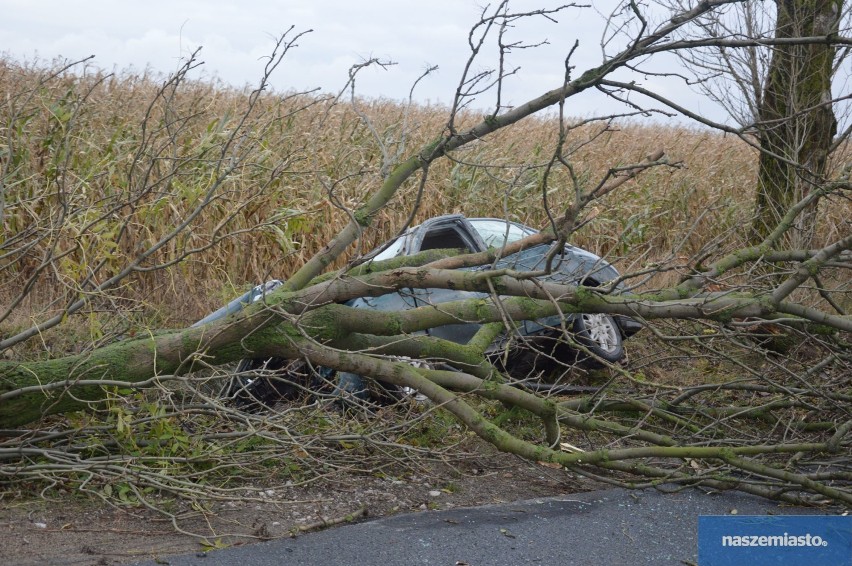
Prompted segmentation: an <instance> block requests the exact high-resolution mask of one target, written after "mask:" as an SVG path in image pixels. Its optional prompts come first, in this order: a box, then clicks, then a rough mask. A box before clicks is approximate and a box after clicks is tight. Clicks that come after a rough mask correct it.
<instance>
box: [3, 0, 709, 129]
mask: <svg viewBox="0 0 852 566" xmlns="http://www.w3.org/2000/svg"><path fill="white" fill-rule="evenodd" d="M586 3H588V2H586ZM591 3H592V4H594V8H592V9H589V8H586V9H582V10H581V9H569V10H566V11H565V12H563V13H561V14H560V15H558V16H555V17H556V19H558V23H554V22H551V21H548V20H546V19H544V18H538V19H531V20H528V21H524V22H523V23H522V24H521V25H520V26H519V27H518V28H517V29H514V30H512V32H511V35H510V36H509V40H512V41H517V40H521V39H523V40H524V41H526V42H529V43H536V42H541V41H545V40H546V41H548V42H549V43H550V45H548V46H546V47H544V48H541V49H536V50H524V51H520V52H518V53H516V54H514V55H513V56H512V59H511V60H510V65H511V66H518V65H519V66H521V70H520V71H519V73H518V75H517V77H516V78H513V79H511V80H510V81H509V82H508V84H507V93H506V96H507V98H508V101H509V102H510V103H513V104H518V103H522V102H524V101H526V100H528V99H530V98H533V97H535V96H537V95H539V94H542V93H543V92H545V91H547V90H550V89H552V88H555V87H556V86H558V85H559V84H560V83H561V80H562V73H563V60H564V57H565V55H566V54H567V53H568V50H569V49H570V46H571V45H572V44H573V43H574V41H575V40H579V42H580V49H579V50H578V52H577V54H576V56H575V58H574V63H575V65H576V66H577V67H578V70H582V69H585V68H588V67H589V66H591V65H595V64H597V63H599V62H600V61H601V47H600V36H601V31H602V29H603V22H604V20H603V18H602V17H600V15H599V13H609V10H610V9H611V6H612V5H613V4H614V2H613V1H612V0H595V1H593V2H591ZM484 4H485V0H370V1H369V2H367V1H362V2H357V1H353V0H265V1H264V2H251V1H249V0H242V1H238V0H168V1H165V0H147V1H145V2H139V1H131V0H87V1H81V0H0V13H2V18H0V50H3V51H5V52H6V53H7V54H8V55H10V56H11V57H13V58H14V59H17V60H33V59H34V58H36V57H37V58H39V59H41V60H47V61H49V60H53V59H54V58H57V57H59V58H65V59H80V58H83V57H87V56H89V55H94V56H95V59H94V64H96V65H97V66H99V67H101V68H103V69H107V70H121V69H126V68H128V67H131V66H132V67H134V68H136V69H139V70H141V69H143V68H146V67H149V68H151V69H153V70H155V71H158V72H163V73H168V72H170V71H173V70H174V69H176V68H177V67H178V66H179V65H180V62H181V60H182V59H184V58H186V57H187V56H188V54H189V53H191V52H192V51H193V50H194V49H195V48H197V47H202V51H201V55H200V58H201V60H203V61H204V63H205V64H204V66H203V67H202V68H201V69H200V70H199V71H197V72H196V74H195V75H194V76H195V77H203V76H207V77H212V76H215V77H218V78H219V79H221V80H223V81H226V82H228V83H230V84H233V85H236V86H243V85H246V84H254V83H256V81H257V79H258V77H259V76H260V73H261V70H262V68H263V64H264V56H265V55H268V54H269V52H270V50H271V48H272V46H273V43H274V38H275V37H276V36H280V35H281V34H282V33H283V32H285V31H286V30H287V29H288V28H290V26H295V31H306V30H313V31H312V32H311V33H309V34H307V35H305V36H304V37H303V38H302V39H300V41H299V47H298V48H297V49H296V50H294V51H293V52H292V53H291V54H289V55H288V56H287V58H286V59H285V62H284V64H283V65H282V66H281V68H280V69H279V70H278V71H277V72H276V73H275V75H274V76H273V78H272V86H273V87H274V88H275V89H277V90H280V91H285V90H290V89H298V90H305V89H311V88H316V87H319V88H321V89H322V90H324V91H327V92H336V91H337V89H339V88H340V86H341V85H343V84H344V83H345V81H346V77H347V71H348V69H349V67H350V66H352V65H353V64H356V63H359V62H361V61H363V60H365V59H367V58H370V57H379V58H382V59H388V60H392V61H394V62H396V63H397V65H395V66H394V67H392V68H390V69H389V70H387V71H383V70H381V69H370V70H369V71H368V72H365V73H363V75H359V77H360V78H359V81H358V85H357V86H358V91H359V92H360V93H361V94H362V95H365V96H370V97H379V96H382V97H387V98H393V99H403V98H405V97H407V95H408V90H409V88H410V85H411V83H412V81H413V80H414V79H415V78H416V77H417V76H419V75H420V74H421V73H422V71H423V70H424V69H425V68H426V66H427V65H438V66H439V71H438V72H437V73H435V74H434V75H432V76H430V77H429V78H428V79H426V80H425V81H424V82H423V83H422V84H421V85H420V86H419V87H418V90H417V91H416V98H417V99H418V100H419V101H421V102H435V103H448V102H450V101H451V98H452V94H453V92H454V90H455V85H456V83H457V81H458V77H459V76H460V73H461V70H462V65H463V64H464V62H465V61H466V59H467V56H468V53H469V50H468V46H467V36H468V31H469V29H470V27H471V25H472V24H473V23H474V22H476V21H477V20H478V19H479V13H480V10H481V8H480V6H482V5H484ZM557 4H559V3H558V2H550V1H547V0H544V1H541V0H522V1H516V2H514V3H513V4H512V6H513V8H514V9H515V10H518V11H521V10H527V9H533V8H534V7H548V6H550V7H553V6H556V5H557ZM486 49H487V50H488V53H489V54H490V53H493V52H494V43H493V42H491V43H489V44H488V45H487V47H486ZM492 61H493V59H492ZM487 62H488V60H487V59H485V60H483V64H482V67H484V66H485V64H486V63H487ZM477 68H481V67H477ZM653 81H654V79H648V82H647V83H646V84H648V85H649V86H652V87H656V88H657V90H659V91H662V92H663V93H665V94H668V95H671V96H674V97H677V98H679V99H680V100H682V101H683V100H687V99H689V97H688V94H687V91H686V89H684V88H678V87H675V86H674V85H672V84H668V85H663V84H656V85H655V84H654V83H653ZM488 100H489V101H493V98H491V99H488ZM692 102H696V99H695V97H692ZM611 104H612V103H611V102H607V101H604V100H603V99H602V98H600V97H597V96H594V95H593V94H592V93H589V94H588V95H585V94H584V95H583V96H581V97H579V98H578V99H576V100H575V101H573V105H572V107H571V114H572V115H575V116H587V115H590V114H593V113H596V112H599V113H606V112H604V110H607V109H608V108H609V107H610V106H611ZM480 106H481V107H483V108H484V107H486V101H484V100H483V101H482V103H481V105H480ZM693 108H696V109H697V110H699V111H701V110H705V111H709V109H710V106H709V104H708V103H704V108H703V109H702V108H701V106H700V105H698V104H693Z"/></svg>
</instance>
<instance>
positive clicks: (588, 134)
mask: <svg viewBox="0 0 852 566" xmlns="http://www.w3.org/2000/svg"><path fill="white" fill-rule="evenodd" d="M0 91H2V94H3V97H2V100H0V159H2V183H3V190H4V212H3V217H2V234H0V273H2V275H0V304H2V303H8V302H9V301H11V300H13V298H14V297H17V296H19V295H20V291H21V286H22V285H24V284H25V283H26V282H31V284H32V288H31V290H29V292H28V293H26V296H25V297H24V299H23V301H22V302H21V304H20V305H18V306H17V307H16V308H15V309H14V314H13V315H10V316H9V317H8V318H7V319H6V320H5V321H2V322H0V331H2V332H0V333H5V332H8V331H10V329H13V328H16V327H19V326H23V325H27V324H30V323H31V322H32V320H33V319H34V318H35V319H38V318H39V317H43V316H46V315H47V314H49V313H51V312H57V311H59V310H60V309H61V308H63V306H64V305H66V304H67V303H68V302H69V301H71V300H72V299H73V298H74V297H77V296H79V295H80V294H82V293H87V292H89V290H90V289H91V288H93V287H94V286H95V285H96V284H98V283H99V282H101V281H104V280H105V279H107V278H108V277H110V276H111V275H113V274H115V273H117V272H119V271H120V270H121V269H122V267H123V266H126V265H127V264H128V262H130V261H132V259H133V258H134V257H136V256H137V255H138V254H139V252H140V251H141V250H145V249H148V248H149V247H151V246H152V245H153V244H154V243H155V242H158V241H159V240H160V239H161V238H163V236H164V235H165V234H168V233H169V232H170V231H171V230H173V229H175V227H176V226H178V225H179V223H180V222H181V221H182V220H183V219H184V218H186V217H187V215H188V214H190V212H191V211H192V210H194V209H195V208H196V207H197V206H198V205H199V203H201V202H203V201H204V199H205V196H206V195H208V194H209V193H210V191H211V188H215V191H214V196H213V198H212V201H211V202H210V203H209V205H207V206H206V208H204V210H203V211H202V212H201V213H200V214H199V215H198V217H197V218H195V220H194V221H193V222H192V223H191V225H190V226H189V227H188V228H187V229H186V230H185V231H183V232H181V234H179V235H178V236H176V237H175V238H173V239H171V240H170V241H168V242H167V244H166V245H165V246H163V247H162V248H160V249H158V250H157V251H156V252H154V253H152V254H151V255H150V257H149V258H148V259H146V261H145V262H143V263H142V264H141V265H140V266H139V267H140V269H139V270H137V271H136V272H135V273H134V275H133V276H132V277H131V278H129V279H128V280H126V282H125V283H124V284H122V285H121V286H119V287H118V288H115V289H112V290H110V291H109V292H108V293H104V294H102V295H100V296H99V297H98V299H97V300H96V301H93V302H92V307H91V309H90V310H89V311H87V313H88V315H89V317H90V320H92V321H100V320H101V318H100V317H99V315H98V313H99V311H110V312H121V313H123V314H122V317H119V318H120V320H121V322H120V323H116V324H118V326H119V327H121V328H124V329H125V330H126V329H128V328H129V329H130V330H131V331H132V329H133V328H134V325H136V324H138V323H140V321H142V320H145V321H147V322H148V323H153V324H156V325H161V326H179V325H184V324H187V323H189V322H191V321H193V320H195V319H197V318H199V317H200V316H202V315H203V314H204V313H206V312H208V311H209V310H210V309H212V308H215V307H216V306H218V305H219V304H220V303H221V302H222V301H224V300H225V299H227V298H230V297H231V296H233V295H234V294H235V293H236V292H237V291H238V290H239V289H241V288H243V287H245V286H246V285H248V284H251V283H255V282H258V281H262V280H265V279H268V278H271V277H276V278H286V277H287V276H288V274H290V273H291V272H292V271H293V270H295V269H296V268H297V267H298V266H299V265H301V263H302V262H303V261H304V260H305V259H307V258H308V257H310V256H311V255H312V254H314V253H315V252H317V251H318V250H319V249H320V248H321V246H322V245H323V244H324V243H325V242H326V241H327V240H328V239H329V238H331V237H332V236H333V235H335V234H336V233H337V232H338V231H339V230H340V229H341V228H342V227H343V226H344V225H345V224H346V223H347V222H348V220H349V215H348V213H347V210H351V209H353V208H354V207H356V206H357V205H358V203H359V202H360V201H361V199H362V198H363V197H364V196H365V195H366V194H368V193H369V192H370V191H371V190H373V189H375V188H376V187H377V186H378V185H379V183H381V180H382V170H383V168H384V169H385V170H386V169H387V167H388V166H390V165H392V164H393V161H394V160H395V159H398V158H399V157H400V156H405V155H407V154H410V153H411V152H413V151H415V150H416V149H417V148H418V147H420V146H422V145H424V144H425V143H427V142H428V141H429V140H432V139H434V138H435V137H436V136H437V135H439V134H440V133H441V132H442V131H443V130H444V127H445V125H446V122H447V118H448V116H447V109H446V108H443V107H432V106H414V107H411V108H406V107H404V106H401V105H399V104H397V103H395V102H391V101H387V100H369V101H363V100H362V101H359V104H358V110H359V112H363V114H364V115H365V116H366V117H367V118H368V120H369V125H368V123H367V122H365V120H364V119H363V118H362V117H361V116H359V115H358V112H356V111H355V109H353V107H352V106H351V105H350V104H347V103H345V102H342V101H340V100H335V99H333V98H330V97H320V96H312V95H282V94H280V93H278V94H276V93H266V94H264V95H262V96H261V97H260V98H259V100H258V102H257V106H256V107H255V108H254V110H253V111H252V112H251V113H250V114H246V108H248V106H249V103H250V101H251V93H250V92H249V91H247V90H237V89H233V88H229V87H226V86H223V85H221V84H214V83H205V82H193V81H189V80H186V79H183V80H181V81H180V82H179V83H178V84H177V85H176V86H174V85H173V86H171V87H167V88H164V87H163V79H162V78H160V77H152V76H148V75H145V74H135V73H129V72H128V73H119V74H114V75H105V74H102V73H101V72H94V73H89V72H85V71H83V72H80V71H76V72H74V73H72V72H69V71H64V72H57V70H56V69H44V68H37V67H28V66H21V65H18V64H16V63H12V62H9V61H2V62H0ZM481 118H482V117H481V116H477V115H475V114H474V113H467V114H464V115H462V116H460V121H461V122H462V123H473V122H475V121H478V120H479V119H481ZM558 132H559V123H558V120H557V119H556V118H553V117H547V116H544V117H534V118H531V119H528V120H525V121H523V122H521V123H518V124H516V125H514V126H512V127H509V128H506V129H505V130H502V131H500V132H498V133H497V134H495V135H493V136H491V137H489V138H488V139H484V140H481V141H479V142H477V143H474V144H472V145H471V146H470V147H466V148H463V149H462V150H460V151H457V152H455V153H454V154H453V155H451V156H450V159H444V160H441V161H439V162H436V163H435V164H433V165H432V166H431V168H430V169H429V172H428V178H427V181H426V184H425V191H424V194H423V197H422V199H421V200H420V202H419V208H418V209H417V212H416V217H415V222H418V221H420V220H423V219H425V218H428V217H432V216H435V215H439V214H446V213H452V212H461V213H464V214H466V215H468V216H498V217H504V216H508V217H510V218H512V219H514V220H518V221H521V222H524V223H526V224H529V225H532V226H537V227H542V226H544V225H545V224H546V223H547V215H546V213H545V208H544V207H543V205H542V196H543V195H544V194H545V193H546V195H547V200H548V205H549V207H550V209H551V210H554V211H559V210H560V209H561V208H564V206H565V205H566V204H567V203H569V202H570V201H571V200H572V198H573V194H574V183H575V182H577V183H579V184H580V185H581V186H583V187H586V188H588V187H589V186H592V185H593V184H594V183H597V182H598V180H600V179H601V178H602V177H603V176H604V175H605V174H606V172H607V171H608V170H609V169H610V168H611V167H615V166H619V165H625V164H630V163H635V162H638V161H640V160H641V159H642V158H643V157H644V156H646V155H647V154H649V153H651V152H653V151H654V150H656V149H664V150H665V151H666V155H667V157H668V159H669V160H670V162H671V163H672V164H675V163H676V164H678V165H679V166H678V167H676V168H671V167H665V168H663V167H661V168H657V169H654V170H651V171H647V172H645V173H644V174H642V175H641V177H640V178H639V179H637V180H635V181H632V182H630V183H629V184H627V185H626V186H624V187H622V188H621V189H620V190H619V191H618V192H617V193H615V194H612V195H610V196H608V197H607V198H606V199H604V200H602V201H601V202H599V203H597V204H596V207H595V208H596V210H595V214H596V215H595V216H594V218H593V219H592V220H591V221H590V222H589V223H588V224H587V225H586V226H585V227H584V228H583V229H582V230H581V231H579V232H578V233H576V234H575V235H574V236H573V239H572V242H571V243H573V244H575V245H578V246H581V247H585V248H588V249H590V250H593V251H596V252H598V253H600V254H602V255H605V256H607V257H608V258H610V259H611V260H613V261H617V262H618V263H619V264H620V265H621V266H622V268H623V269H631V268H639V267H642V266H643V265H645V264H651V263H653V262H657V261H661V260H662V259H663V258H669V257H674V258H678V257H682V258H687V257H690V256H692V255H693V254H696V253H698V252H699V251H700V250H701V249H702V247H703V246H705V245H706V244H707V243H708V242H713V249H714V250H716V251H718V250H721V249H724V248H726V247H731V246H734V245H738V244H739V243H741V239H742V236H743V234H744V233H745V230H746V227H747V226H748V223H749V219H750V216H751V206H752V201H753V190H754V186H755V163H756V154H755V151H754V150H753V149H752V148H750V147H749V146H747V145H746V144H745V143H744V142H742V141H741V140H738V139H736V138H733V137H725V136H722V135H719V134H716V133H712V132H708V131H704V130H701V129H697V128H686V127H678V126H666V125H658V124H655V125H643V124H639V123H622V124H602V123H593V124H586V125H583V126H579V127H576V128H574V129H571V130H570V132H569V137H568V140H567V144H566V149H567V154H568V157H569V160H570V162H571V163H572V165H573V167H574V177H573V178H572V177H571V176H570V175H569V172H568V171H567V170H566V169H565V168H559V169H557V170H555V171H554V172H553V173H552V174H551V175H550V177H549V183H548V185H547V187H542V179H543V177H544V170H545V168H544V165H545V164H546V163H547V162H548V160H549V159H550V157H551V154H552V151H553V146H554V143H555V141H556V139H557V136H558ZM417 190H418V182H417V180H416V179H415V180H412V182H411V183H410V184H409V185H408V186H406V187H405V189H404V190H403V191H402V192H401V193H400V194H399V196H398V197H397V198H396V199H395V200H394V201H393V203H392V204H391V205H390V206H389V207H388V208H386V209H385V210H383V211H382V212H381V213H380V214H379V215H378V217H377V218H376V219H375V221H374V222H373V225H372V226H371V227H370V229H369V230H367V231H366V232H365V234H364V237H363V241H362V243H361V245H360V247H359V248H358V249H353V250H352V254H358V253H363V252H366V251H368V250H369V249H371V248H372V247H374V246H375V245H377V244H379V243H380V242H382V241H384V240H385V239H387V238H388V237H390V236H391V235H393V234H394V233H396V231H397V230H398V229H399V227H400V226H401V225H402V224H403V223H404V221H405V219H406V218H407V217H408V216H409V214H410V212H411V207H412V205H413V204H414V203H415V201H416V200H417ZM849 212H850V210H849V205H848V203H846V204H841V205H839V206H830V207H828V206H826V207H824V210H823V218H822V229H821V230H822V231H821V234H822V235H823V237H825V238H827V237H829V236H830V233H831V231H832V229H833V228H832V227H834V226H837V225H839V224H840V223H842V222H843V221H844V219H845V218H848V217H849V216H850V214H849ZM180 259H182V261H177V260H180ZM45 263H49V267H48V268H44V266H45ZM34 275H37V277H34ZM133 313H136V314H137V315H138V319H137V318H134V316H135V315H134V314H133ZM97 324H100V323H99V322H97ZM97 324H96V323H95V322H93V323H92V328H93V330H92V333H93V337H94V338H97V337H98V336H100V335H103V334H106V333H109V332H111V330H110V329H107V328H99V327H98V326H97ZM113 330H114V329H113Z"/></svg>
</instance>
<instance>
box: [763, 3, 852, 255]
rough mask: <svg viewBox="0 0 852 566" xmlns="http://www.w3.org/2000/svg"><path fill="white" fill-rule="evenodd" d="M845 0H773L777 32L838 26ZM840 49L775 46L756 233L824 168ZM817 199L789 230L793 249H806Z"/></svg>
mask: <svg viewBox="0 0 852 566" xmlns="http://www.w3.org/2000/svg"><path fill="white" fill-rule="evenodd" d="M842 5H843V2H842V0H776V7H777V19H776V31H775V36H776V38H778V39H782V38H796V37H811V36H827V35H830V34H833V33H834V34H836V33H837V32H838V25H839V19H840V14H841V11H842V10H841V9H842ZM834 56H835V48H834V47H832V46H831V45H828V44H811V45H785V46H778V47H776V48H775V51H774V52H773V54H772V60H771V63H770V66H769V71H768V76H767V79H766V84H765V87H764V91H763V98H762V100H761V101H760V104H759V117H758V120H759V121H758V129H759V135H760V145H761V148H762V149H763V150H764V151H763V152H762V153H761V155H760V160H759V166H758V167H759V168H758V186H757V202H756V215H755V220H754V225H753V231H754V239H755V240H756V241H757V242H759V241H761V240H762V239H763V238H764V237H765V236H766V235H767V234H769V233H770V232H771V231H772V230H773V229H774V228H775V227H776V226H777V225H778V223H779V222H780V220H781V218H782V216H783V215H784V213H785V212H786V211H788V210H790V208H791V207H792V205H793V204H795V203H796V202H798V201H800V200H801V199H802V198H804V197H805V196H806V195H807V194H808V193H809V192H810V190H811V188H812V187H813V186H814V185H815V184H816V183H818V182H819V180H820V179H821V177H822V176H823V174H824V173H825V170H826V164H827V160H828V151H829V148H830V146H831V141H832V138H833V136H834V135H835V133H836V131H837V120H836V119H835V117H834V110H833V108H832V106H831V104H829V103H828V101H829V100H831V78H832V64H833V62H834ZM816 206H817V203H816V202H815V203H814V204H813V205H812V206H810V207H808V208H807V209H806V210H805V211H803V212H802V213H801V214H800V215H799V216H798V218H797V219H796V221H795V223H794V225H793V226H792V227H791V230H790V231H789V236H788V241H787V244H788V246H789V248H790V249H796V248H807V247H809V246H810V242H811V240H812V238H813V233H814V225H815V222H816Z"/></svg>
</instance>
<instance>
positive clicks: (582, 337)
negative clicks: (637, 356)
mask: <svg viewBox="0 0 852 566" xmlns="http://www.w3.org/2000/svg"><path fill="white" fill-rule="evenodd" d="M574 334H575V336H576V338H577V341H578V342H580V343H581V344H582V345H583V346H585V347H586V348H588V349H589V351H590V352H591V353H593V354H594V355H595V356H596V357H598V358H601V359H603V360H605V361H607V362H617V361H619V360H620V359H621V358H623V357H624V344H623V341H622V339H621V331H620V330H619V329H618V324H617V323H616V322H615V319H613V318H612V317H611V316H609V315H608V314H580V315H577V317H576V318H575V319H574Z"/></svg>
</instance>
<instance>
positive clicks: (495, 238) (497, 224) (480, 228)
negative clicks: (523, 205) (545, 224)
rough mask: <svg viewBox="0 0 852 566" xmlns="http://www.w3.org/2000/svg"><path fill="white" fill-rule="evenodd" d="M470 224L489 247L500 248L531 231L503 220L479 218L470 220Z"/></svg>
mask: <svg viewBox="0 0 852 566" xmlns="http://www.w3.org/2000/svg"><path fill="white" fill-rule="evenodd" d="M470 224H471V225H472V226H473V228H474V229H475V230H476V232H477V233H478V234H479V237H480V238H482V241H483V242H485V245H486V246H488V247H489V248H502V247H503V246H505V245H506V244H511V243H512V242H517V241H518V240H520V239H521V238H526V237H527V236H529V235H530V234H532V233H533V232H532V231H531V230H526V229H524V228H521V227H520V226H518V225H517V224H512V223H511V222H506V221H505V220H496V219H484V218H481V219H474V220H470Z"/></svg>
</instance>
